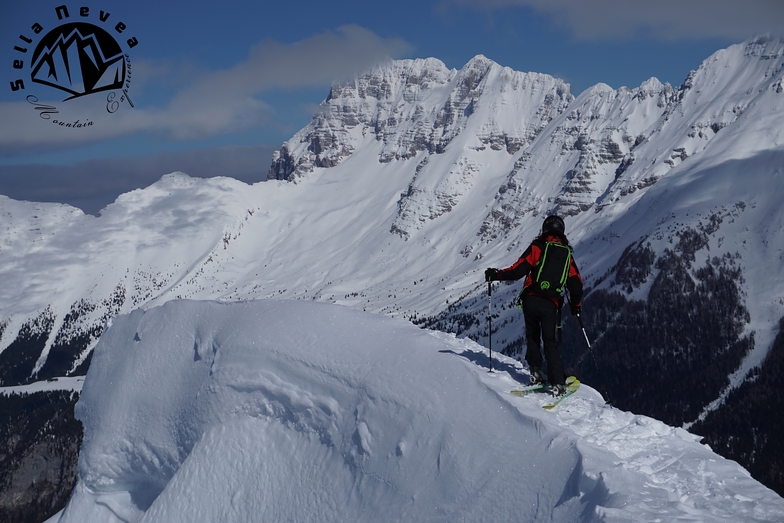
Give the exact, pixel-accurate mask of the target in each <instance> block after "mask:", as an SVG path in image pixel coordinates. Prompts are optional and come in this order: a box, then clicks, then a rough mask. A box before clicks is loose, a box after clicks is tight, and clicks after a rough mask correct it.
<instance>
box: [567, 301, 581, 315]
mask: <svg viewBox="0 0 784 523" xmlns="http://www.w3.org/2000/svg"><path fill="white" fill-rule="evenodd" d="M569 312H571V313H572V316H577V315H579V314H580V313H581V312H583V308H582V306H581V305H575V304H574V303H570V304H569Z"/></svg>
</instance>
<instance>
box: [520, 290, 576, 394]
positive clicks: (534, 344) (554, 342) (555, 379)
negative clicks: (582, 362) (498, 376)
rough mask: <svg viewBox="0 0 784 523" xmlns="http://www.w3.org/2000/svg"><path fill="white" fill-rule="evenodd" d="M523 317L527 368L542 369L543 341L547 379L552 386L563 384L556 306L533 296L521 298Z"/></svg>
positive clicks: (550, 301) (545, 299)
mask: <svg viewBox="0 0 784 523" xmlns="http://www.w3.org/2000/svg"><path fill="white" fill-rule="evenodd" d="M523 316H524V317H525V341H526V345H527V347H528V349H527V350H526V353H525V361H527V362H528V366H529V367H540V368H541V367H542V352H541V342H540V338H541V341H544V357H545V358H546V359H547V378H548V379H549V380H550V383H552V384H558V383H564V381H565V380H566V374H564V370H563V364H562V363H561V355H560V354H559V353H558V338H556V325H557V323H558V306H557V305H556V304H555V303H553V301H552V300H549V299H547V298H542V297H541V296H536V295H533V294H526V295H524V296H523Z"/></svg>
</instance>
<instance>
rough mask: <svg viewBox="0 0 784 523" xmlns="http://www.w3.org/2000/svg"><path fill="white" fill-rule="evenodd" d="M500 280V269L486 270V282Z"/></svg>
mask: <svg viewBox="0 0 784 523" xmlns="http://www.w3.org/2000/svg"><path fill="white" fill-rule="evenodd" d="M497 280H498V269H493V268H492V267H491V268H489V269H485V281H497Z"/></svg>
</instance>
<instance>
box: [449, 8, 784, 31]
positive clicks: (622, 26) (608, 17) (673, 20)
mask: <svg viewBox="0 0 784 523" xmlns="http://www.w3.org/2000/svg"><path fill="white" fill-rule="evenodd" d="M449 2H450V3H453V4H457V5H466V6H472V7H475V8H477V9H490V10H495V9H500V8H506V7H513V6H517V7H527V8H530V9H534V10H536V11H539V12H541V13H545V14H548V15H550V16H552V18H553V20H554V21H555V22H556V23H558V24H560V25H563V26H566V27H567V28H568V29H569V30H570V31H571V32H572V33H573V34H574V36H575V38H577V39H580V40H606V39H617V38H623V39H628V38H633V37H638V36H646V37H654V38H659V39H661V40H682V39H701V38H729V39H734V40H738V41H741V40H745V39H747V38H749V37H751V36H754V35H756V34H760V33H773V34H779V33H781V32H782V31H784V2H782V1H781V0H449Z"/></svg>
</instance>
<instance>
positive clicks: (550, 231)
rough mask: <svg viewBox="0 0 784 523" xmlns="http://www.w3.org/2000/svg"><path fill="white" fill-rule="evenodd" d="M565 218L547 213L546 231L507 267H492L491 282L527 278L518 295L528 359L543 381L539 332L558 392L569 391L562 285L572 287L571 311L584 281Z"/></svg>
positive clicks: (535, 379) (577, 306)
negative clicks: (562, 344) (559, 333)
mask: <svg viewBox="0 0 784 523" xmlns="http://www.w3.org/2000/svg"><path fill="white" fill-rule="evenodd" d="M565 229H566V227H565V225H564V221H563V220H562V219H561V218H560V217H558V216H548V217H547V218H545V220H544V223H542V233H541V234H540V235H539V236H538V237H537V238H536V239H535V240H534V241H533V242H531V245H530V246H529V247H528V248H527V249H526V250H525V252H524V253H523V255H522V256H520V259H519V260H517V261H516V262H515V263H514V264H513V265H511V266H510V267H507V268H506V269H500V270H499V269H495V268H492V267H491V268H489V269H487V270H486V271H485V279H486V280H487V281H498V280H519V279H520V278H523V277H525V283H524V284H523V290H522V291H521V292H520V296H519V297H518V305H522V309H523V316H524V318H525V338H526V345H527V351H526V354H525V360H526V361H527V362H528V367H529V369H530V371H531V383H532V384H536V383H543V382H544V381H545V379H544V374H543V373H542V353H541V350H540V336H541V338H542V340H544V355H545V358H546V359H547V377H548V379H549V381H550V384H551V385H552V386H553V389H554V391H555V393H556V394H557V395H560V394H563V393H564V391H565V390H566V385H565V380H566V374H565V373H564V370H563V364H562V363H561V356H560V354H559V353H558V338H557V337H556V328H560V326H561V325H560V314H561V307H562V305H563V296H562V294H561V293H562V291H563V288H564V286H565V287H566V288H567V290H568V291H569V309H570V312H571V313H572V314H573V315H577V314H580V312H581V311H582V297H583V280H582V277H581V276H580V271H579V270H578V269H577V264H576V263H575V261H574V258H572V249H571V246H570V245H569V241H568V240H567V239H566V235H565V234H564V231H565Z"/></svg>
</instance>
